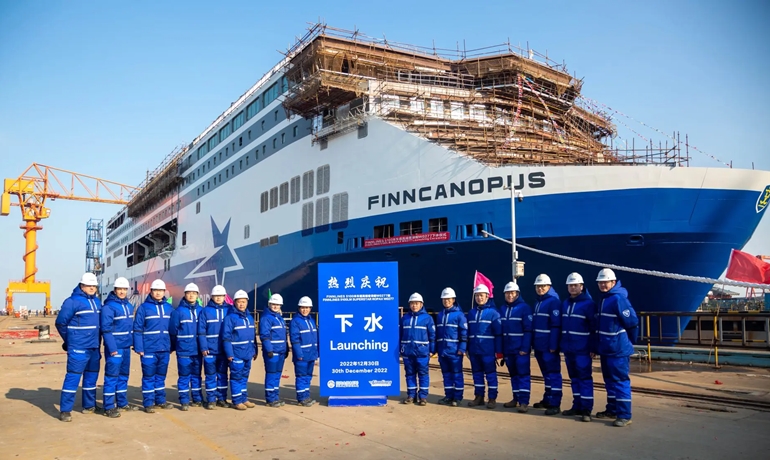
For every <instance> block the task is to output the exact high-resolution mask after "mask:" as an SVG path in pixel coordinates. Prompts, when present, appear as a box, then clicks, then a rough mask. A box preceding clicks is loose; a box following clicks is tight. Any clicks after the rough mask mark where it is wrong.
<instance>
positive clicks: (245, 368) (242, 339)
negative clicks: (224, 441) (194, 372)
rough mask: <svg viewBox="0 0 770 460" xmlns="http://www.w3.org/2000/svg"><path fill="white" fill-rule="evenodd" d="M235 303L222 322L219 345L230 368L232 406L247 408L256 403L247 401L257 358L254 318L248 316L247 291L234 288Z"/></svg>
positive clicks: (240, 408)
mask: <svg viewBox="0 0 770 460" xmlns="http://www.w3.org/2000/svg"><path fill="white" fill-rule="evenodd" d="M233 303H234V304H235V305H234V306H233V308H231V309H230V312H229V313H228V314H227V316H226V317H225V321H224V323H223V324H222V347H223V348H224V352H225V356H226V357H227V362H228V367H229V369H230V395H231V396H232V398H233V407H234V408H235V409H237V410H246V409H249V408H252V407H254V406H256V404H254V403H253V402H251V401H249V395H248V393H247V390H248V388H247V387H248V383H249V373H250V372H251V362H252V361H253V360H255V359H257V335H256V333H255V330H254V319H253V318H252V317H251V316H249V313H248V312H247V311H246V307H247V306H248V303H249V296H248V294H246V291H236V293H235V295H233Z"/></svg>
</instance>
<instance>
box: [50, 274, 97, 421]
mask: <svg viewBox="0 0 770 460" xmlns="http://www.w3.org/2000/svg"><path fill="white" fill-rule="evenodd" d="M101 309H102V303H101V302H100V301H99V298H98V297H96V296H93V295H88V294H86V293H85V292H83V290H82V289H80V285H78V286H77V287H76V288H75V289H73V290H72V295H71V296H70V297H68V298H67V299H66V300H65V301H64V303H63V304H62V306H61V309H60V310H59V315H58V316H57V317H56V323H55V324H56V330H57V331H59V336H61V338H62V341H63V347H64V349H65V350H66V351H67V375H66V376H65V377H64V384H63V385H62V390H61V391H62V393H61V399H60V403H59V406H60V407H59V410H60V411H61V412H72V408H73V406H74V405H75V393H76V392H77V390H78V385H80V380H81V378H82V380H83V389H82V391H81V396H82V402H83V409H91V408H94V407H96V380H97V379H98V377H99V360H100V359H101V354H100V353H99V340H100V337H99V322H100V313H101Z"/></svg>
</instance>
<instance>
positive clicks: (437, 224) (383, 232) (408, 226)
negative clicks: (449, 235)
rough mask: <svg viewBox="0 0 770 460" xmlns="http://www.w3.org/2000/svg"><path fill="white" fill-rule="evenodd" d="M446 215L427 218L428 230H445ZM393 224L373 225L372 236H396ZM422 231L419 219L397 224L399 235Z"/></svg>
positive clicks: (430, 231)
mask: <svg viewBox="0 0 770 460" xmlns="http://www.w3.org/2000/svg"><path fill="white" fill-rule="evenodd" d="M448 228H449V227H448V225H447V218H446V217H436V218H435V219H428V232H429V233H435V232H446V231H447V229H448ZM395 229H396V226H395V224H385V225H375V226H374V235H373V237H374V238H391V237H394V236H396V234H395ZM420 233H424V232H423V226H422V221H421V220H412V221H409V222H401V223H400V224H399V235H417V234H420Z"/></svg>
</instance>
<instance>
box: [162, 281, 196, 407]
mask: <svg viewBox="0 0 770 460" xmlns="http://www.w3.org/2000/svg"><path fill="white" fill-rule="evenodd" d="M198 294H199V292H198V286H197V285H196V284H195V283H190V284H188V285H187V286H185V288H184V297H183V298H182V300H181V301H180V302H179V306H177V307H176V309H175V310H174V311H173V312H171V322H170V324H169V328H168V329H169V330H168V333H169V336H170V337H171V349H172V350H174V351H175V352H176V369H177V374H178V376H179V378H178V380H177V385H176V387H177V391H178V393H179V404H181V405H182V410H183V411H187V410H190V406H195V407H200V406H201V405H202V404H203V395H202V393H201V366H202V362H201V354H200V351H199V350H198V318H200V316H201V312H202V311H203V308H201V307H200V306H199V305H198Z"/></svg>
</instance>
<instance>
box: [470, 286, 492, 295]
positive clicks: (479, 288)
mask: <svg viewBox="0 0 770 460" xmlns="http://www.w3.org/2000/svg"><path fill="white" fill-rule="evenodd" d="M473 293H474V294H478V293H484V294H489V288H488V287H487V285H486V284H479V285H478V286H476V289H474V290H473Z"/></svg>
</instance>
